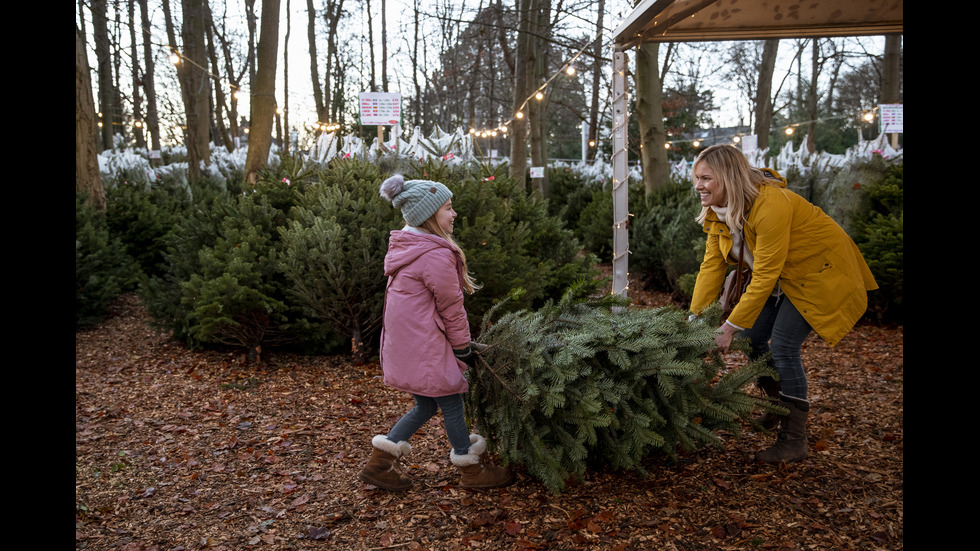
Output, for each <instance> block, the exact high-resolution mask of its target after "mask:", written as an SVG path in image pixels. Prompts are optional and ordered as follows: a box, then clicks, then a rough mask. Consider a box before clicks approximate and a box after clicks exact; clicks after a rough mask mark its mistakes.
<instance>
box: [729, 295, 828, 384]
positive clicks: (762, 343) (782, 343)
mask: <svg viewBox="0 0 980 551" xmlns="http://www.w3.org/2000/svg"><path fill="white" fill-rule="evenodd" d="M810 330H811V329H810V324H809V323H807V322H806V320H805V319H803V316H802V315H801V314H800V313H799V311H797V310H796V307H795V306H793V303H791V302H790V301H789V298H787V297H786V295H780V296H778V297H769V300H767V301H766V305H765V307H763V309H762V312H761V313H760V314H759V317H758V318H756V320H755V323H754V324H753V325H752V328H751V329H745V330H743V331H741V334H740V336H742V337H747V338H748V339H749V341H750V343H751V348H752V352H751V353H750V354H749V358H751V359H757V358H760V357H762V356H763V355H765V354H766V353H767V352H770V351H771V352H772V363H773V366H774V367H775V368H776V373H778V374H779V383H780V385H781V390H782V393H783V394H786V395H787V396H792V397H794V398H800V399H803V400H806V399H807V397H806V396H807V385H806V373H805V372H804V371H803V358H802V347H803V341H805V340H806V338H807V336H808V335H809V334H810Z"/></svg>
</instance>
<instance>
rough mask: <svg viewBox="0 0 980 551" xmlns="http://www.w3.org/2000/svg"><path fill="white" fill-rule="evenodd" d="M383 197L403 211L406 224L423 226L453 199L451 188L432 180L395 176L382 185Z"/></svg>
mask: <svg viewBox="0 0 980 551" xmlns="http://www.w3.org/2000/svg"><path fill="white" fill-rule="evenodd" d="M381 196H382V197H384V198H385V199H386V200H388V201H389V202H390V203H391V204H392V205H393V206H394V207H395V208H396V209H399V210H401V211H402V216H403V217H404V218H405V223H407V224H408V225H409V226H421V225H422V223H423V222H425V221H426V220H428V219H429V218H430V217H432V215H433V214H435V213H436V211H437V210H439V207H441V206H442V205H443V204H445V202H446V201H447V200H449V199H451V198H452V196H453V192H451V191H449V188H447V187H446V186H444V185H443V184H440V183H439V182H433V181H431V180H405V178H404V177H403V176H402V175H401V174H395V175H394V176H392V177H391V178H388V179H387V180H385V181H384V182H382V183H381Z"/></svg>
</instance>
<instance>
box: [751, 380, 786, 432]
mask: <svg viewBox="0 0 980 551" xmlns="http://www.w3.org/2000/svg"><path fill="white" fill-rule="evenodd" d="M755 384H756V386H758V387H759V388H760V389H761V390H762V392H763V394H765V395H766V397H767V398H768V399H769V400H770V401H772V402H778V400H779V391H780V384H779V381H777V380H776V379H773V378H772V377H760V378H759V380H758V381H756V383H755ZM755 422H756V423H759V424H760V425H762V428H764V429H766V430H772V429H774V428H776V427H778V426H779V414H778V413H773V412H771V411H769V410H765V411H763V412H762V415H759V416H757V417H756V418H755Z"/></svg>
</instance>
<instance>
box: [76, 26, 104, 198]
mask: <svg viewBox="0 0 980 551" xmlns="http://www.w3.org/2000/svg"><path fill="white" fill-rule="evenodd" d="M97 128H98V125H97V123H96V120H95V100H94V98H93V97H92V82H91V77H90V76H89V68H88V54H87V53H86V51H85V38H84V37H83V35H82V31H80V30H79V29H78V26H77V25H76V26H75V192H76V193H78V192H83V193H87V194H88V199H87V201H88V204H90V205H92V206H93V207H95V208H97V209H105V206H106V204H105V190H104V189H103V188H102V176H101V175H100V174H99V161H98V156H99V151H98V148H97V147H96V143H97V139H96V129H97Z"/></svg>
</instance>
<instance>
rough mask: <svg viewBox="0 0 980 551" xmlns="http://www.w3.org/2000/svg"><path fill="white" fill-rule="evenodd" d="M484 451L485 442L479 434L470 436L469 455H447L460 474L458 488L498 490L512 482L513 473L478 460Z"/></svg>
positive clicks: (485, 449) (454, 452)
mask: <svg viewBox="0 0 980 551" xmlns="http://www.w3.org/2000/svg"><path fill="white" fill-rule="evenodd" d="M486 451H487V441H486V440H485V439H484V438H483V437H482V436H480V435H479V434H471V435H470V449H469V450H468V452H469V453H466V454H463V455H457V454H456V450H453V451H452V452H450V453H449V459H450V461H452V463H453V465H456V466H457V467H459V470H460V472H462V476H461V477H460V481H459V485H460V487H462V488H499V487H501V486H506V485H508V484H510V483H511V482H513V481H514V473H512V472H511V471H510V469H506V468H504V467H500V466H497V465H487V464H486V463H484V462H482V461H481V460H480V459H481V456H482V455H483V454H484V453H485V452H486Z"/></svg>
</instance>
